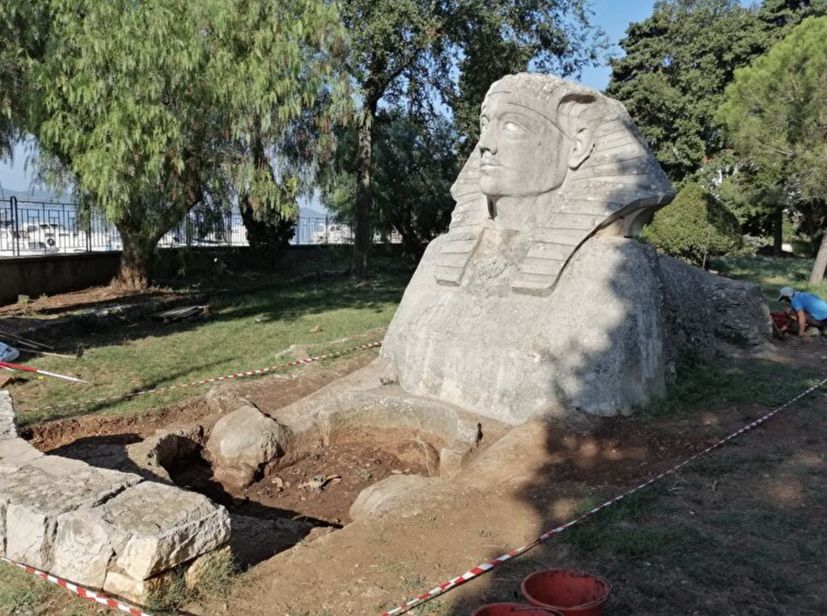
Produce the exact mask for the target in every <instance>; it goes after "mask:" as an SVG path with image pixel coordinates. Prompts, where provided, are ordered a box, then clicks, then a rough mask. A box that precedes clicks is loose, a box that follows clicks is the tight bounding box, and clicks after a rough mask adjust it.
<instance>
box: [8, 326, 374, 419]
mask: <svg viewBox="0 0 827 616" xmlns="http://www.w3.org/2000/svg"><path fill="white" fill-rule="evenodd" d="M380 346H382V343H381V342H371V343H369V344H361V345H359V346H355V347H351V348H349V349H344V350H342V351H335V352H333V353H325V354H323V355H316V356H314V357H306V358H304V359H297V360H295V361H291V362H287V363H286V364H279V365H277V366H270V367H268V368H258V369H256V370H245V371H243V372H232V373H230V374H225V375H223V376H215V377H212V378H209V379H202V380H200V381H192V382H191V383H180V384H177V385H166V386H164V387H153V388H150V389H143V390H141V391H133V392H129V393H126V394H119V395H115V396H106V397H103V398H95V399H93V400H86V401H83V402H74V403H71V404H59V405H58V404H53V405H50V406H41V407H39V408H33V409H24V411H25V412H27V413H37V412H40V411H53V410H57V409H76V408H83V407H86V406H93V405H96V404H106V403H113V402H123V401H124V400H130V399H132V398H137V397H139V396H145V395H147V394H157V393H161V392H165V391H172V390H173V389H185V388H187V387H196V386H198V385H207V384H209V383H218V382H220V381H229V380H232V379H243V378H249V377H253V376H261V375H263V374H268V373H270V372H273V371H275V370H284V369H286V368H293V367H295V366H302V365H304V364H311V363H313V362H317V361H321V360H323V359H331V358H333V357H339V356H341V355H347V354H348V353H353V352H354V351H361V350H364V349H373V348H376V347H380Z"/></svg>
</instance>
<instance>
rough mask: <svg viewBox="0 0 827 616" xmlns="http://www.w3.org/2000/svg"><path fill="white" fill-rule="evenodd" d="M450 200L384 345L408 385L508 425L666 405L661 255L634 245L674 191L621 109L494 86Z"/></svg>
mask: <svg viewBox="0 0 827 616" xmlns="http://www.w3.org/2000/svg"><path fill="white" fill-rule="evenodd" d="M452 195H453V197H454V199H455V201H456V207H455V209H454V212H453V215H452V221H451V226H450V228H449V231H448V233H446V234H445V235H442V236H440V237H438V238H437V239H435V240H434V241H433V242H432V243H431V244H430V245H429V247H428V249H427V251H426V253H425V255H424V257H423V259H422V261H421V262H420V264H419V267H418V268H417V271H416V273H415V275H414V277H413V279H412V280H411V283H410V284H409V286H408V288H407V289H406V291H405V295H404V297H403V300H402V303H401V304H400V307H399V310H398V311H397V314H396V316H395V317H394V320H393V322H392V323H391V326H390V327H389V329H388V333H387V335H386V338H385V342H384V345H383V350H382V359H383V361H384V362H385V364H386V366H387V370H388V371H389V372H390V373H391V374H392V375H393V376H394V377H395V378H396V379H397V380H398V382H399V384H400V385H401V387H402V388H403V389H404V390H406V391H408V392H409V393H412V394H415V395H421V396H428V397H433V398H437V399H440V400H442V401H446V402H451V403H453V404H456V405H458V406H460V407H462V408H465V409H467V410H471V411H474V412H476V413H479V414H482V415H487V416H490V417H493V418H496V419H499V420H502V421H506V422H508V423H520V422H522V421H525V420H526V419H528V418H531V417H533V416H537V415H544V414H559V413H563V412H565V411H566V410H568V409H573V408H579V409H583V410H586V411H590V412H594V413H599V414H614V413H618V412H625V411H628V410H631V409H632V408H634V407H637V406H643V405H646V404H648V403H649V402H651V400H652V399H654V398H657V397H659V396H662V395H663V393H664V364H665V361H664V348H663V335H662V331H663V330H664V327H663V322H662V321H663V316H662V313H663V309H662V292H661V290H660V283H659V279H658V272H657V260H656V257H655V255H654V251H653V250H652V249H651V248H649V247H647V246H646V245H644V244H642V243H640V242H638V241H637V240H635V239H633V238H634V236H635V235H636V234H637V233H638V232H639V230H640V228H641V227H642V226H643V224H644V223H645V222H647V221H648V220H649V219H651V216H652V215H653V213H654V211H655V210H656V209H657V208H658V207H661V206H663V205H665V204H667V203H668V202H669V201H670V200H671V199H672V197H673V196H674V192H673V189H672V187H671V185H670V183H669V181H668V179H667V178H666V176H665V174H664V173H663V171H662V170H661V169H660V167H659V166H658V164H657V162H656V161H655V160H654V157H653V156H652V154H651V153H650V152H649V150H648V149H647V147H646V145H645V143H644V141H643V139H642V138H641V136H640V135H639V133H638V132H637V130H636V129H635V127H634V125H633V124H632V122H631V120H630V118H629V116H628V114H627V113H626V111H625V109H624V108H623V106H622V105H621V104H620V103H618V102H616V101H613V100H611V99H608V98H606V97H604V96H603V95H601V94H599V93H597V92H595V91H592V90H590V89H588V88H584V87H582V86H580V85H578V84H574V83H571V82H567V81H563V80H561V79H558V78H556V77H552V76H548V75H537V74H526V73H524V74H519V75H512V76H507V77H505V78H503V79H502V80H500V81H498V82H496V83H495V84H493V85H492V87H491V89H490V90H489V92H488V94H487V95H486V99H485V102H484V103H483V109H482V114H481V137H480V141H479V143H478V144H477V146H476V147H475V148H474V151H473V152H472V153H471V155H470V157H469V159H468V161H467V163H466V164H465V166H464V168H463V169H462V171H461V172H460V175H459V177H458V178H457V181H456V183H455V184H454V186H453V187H452Z"/></svg>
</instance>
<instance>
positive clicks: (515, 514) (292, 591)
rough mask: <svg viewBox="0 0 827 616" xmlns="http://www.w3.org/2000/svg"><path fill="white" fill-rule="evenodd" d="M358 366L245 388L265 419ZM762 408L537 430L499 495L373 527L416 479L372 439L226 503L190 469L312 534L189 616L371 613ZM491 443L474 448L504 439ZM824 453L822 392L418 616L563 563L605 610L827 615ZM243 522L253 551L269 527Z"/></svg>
mask: <svg viewBox="0 0 827 616" xmlns="http://www.w3.org/2000/svg"><path fill="white" fill-rule="evenodd" d="M776 348H777V357H775V361H777V362H778V364H779V370H782V371H783V370H793V371H794V370H798V369H805V368H806V369H810V370H812V369H814V368H815V369H820V368H821V366H822V365H823V359H824V356H825V355H827V341H820V340H811V341H807V342H805V341H799V340H794V339H790V340H785V341H781V342H780V343H778V344H777V345H776ZM367 359H369V358H352V359H350V360H347V361H341V362H337V363H335V364H333V365H332V366H331V367H325V368H323V367H320V366H311V367H310V368H309V369H308V370H306V371H305V372H301V373H297V375H296V376H295V378H294V379H292V380H291V384H290V386H289V387H285V384H284V383H282V382H277V381H272V382H268V379H261V380H258V381H250V382H247V383H241V384H239V385H240V386H241V387H242V388H245V387H246V388H249V389H247V390H246V391H244V393H245V395H248V396H250V397H251V398H252V399H254V400H255V401H256V402H257V403H259V404H261V406H262V407H264V408H266V409H269V410H273V409H276V408H278V407H279V406H282V405H284V404H287V403H289V402H291V401H293V400H295V399H298V398H299V397H301V396H303V395H306V394H307V393H309V392H311V391H313V390H315V389H317V388H318V387H321V386H322V385H324V384H326V383H327V382H330V381H331V380H333V379H335V378H338V377H340V376H342V375H343V374H345V373H347V372H348V371H350V370H354V369H356V368H358V367H359V366H360V365H362V364H363V363H365V362H366V361H367ZM767 410H768V409H767V408H766V407H763V406H761V405H758V404H741V405H732V404H726V403H722V404H719V405H711V406H708V407H706V408H697V409H694V410H689V411H687V412H686V413H683V414H681V415H680V416H679V417H665V418H661V419H647V420H643V419H636V418H611V419H600V418H580V419H579V420H578V421H575V422H560V423H556V424H555V423H551V424H549V426H548V428H547V429H546V430H545V432H543V433H529V432H526V433H525V434H526V437H525V439H524V440H518V439H515V441H514V442H515V443H517V445H516V446H515V447H513V448H512V450H511V451H510V453H509V455H508V456H506V455H503V457H502V462H501V464H499V465H498V466H491V467H489V470H488V471H487V472H488V473H489V474H490V477H489V479H496V483H495V484H494V487H493V488H490V489H486V490H470V489H457V490H449V491H448V492H446V493H445V494H443V495H442V496H441V498H440V499H438V500H436V501H434V502H432V503H428V504H426V505H425V506H424V508H423V509H422V510H420V511H416V512H411V514H410V515H406V516H403V517H392V518H387V519H383V520H378V521H374V522H371V523H364V522H356V523H351V524H349V523H348V522H349V521H350V520H349V517H348V513H347V511H348V509H349V507H350V504H351V503H352V502H353V500H354V499H355V498H356V496H357V495H358V493H359V491H360V490H362V489H363V488H364V487H366V486H368V485H370V484H372V483H374V482H376V481H378V480H381V479H383V478H385V477H387V476H390V475H391V474H394V473H399V472H402V473H421V474H425V473H424V469H423V468H422V467H421V465H417V464H412V463H410V462H409V461H403V460H400V459H399V458H398V457H397V456H396V455H395V453H398V452H395V451H394V450H393V448H392V447H390V448H389V447H387V446H386V444H383V443H377V442H376V441H375V440H373V439H371V438H365V439H362V440H358V439H356V440H345V441H343V442H340V443H335V444H334V445H333V446H332V447H330V448H327V449H323V450H320V451H318V452H317V453H315V454H314V455H312V456H310V457H308V458H305V459H303V460H301V461H299V462H298V463H296V464H295V465H293V466H291V467H287V468H285V469H280V470H279V471H278V472H276V473H274V474H271V475H269V476H266V477H264V478H263V479H262V480H261V481H259V482H257V483H256V484H254V485H253V486H251V487H250V488H248V489H247V490H245V491H241V492H237V493H223V494H221V493H219V491H218V488H217V487H216V485H215V484H214V483H212V481H211V478H210V476H209V475H210V469H209V468H208V467H206V466H204V465H203V464H202V463H200V462H199V461H198V460H193V461H191V463H190V464H189V465H188V466H184V467H182V468H181V469H178V471H176V477H175V479H176V481H177V482H179V483H182V484H186V485H190V486H191V487H192V488H194V489H198V490H200V491H204V492H205V493H208V494H211V495H213V496H214V497H215V498H217V499H218V500H222V499H223V501H222V502H224V503H225V504H228V505H229V506H230V507H231V508H232V510H233V512H234V515H235V516H236V518H238V519H244V520H248V521H249V520H250V519H256V520H272V519H280V520H291V521H299V522H303V523H307V524H308V526H307V527H306V528H304V530H295V529H294V530H293V531H292V532H293V535H292V536H291V537H290V538H289V540H284V541H280V542H279V541H276V542H273V544H272V545H269V546H267V548H266V550H264V552H263V553H262V551H261V550H259V552H258V553H257V554H255V555H252V556H248V557H246V558H243V559H242V560H243V561H244V562H246V563H247V564H252V563H258V564H255V566H252V567H250V568H249V569H248V570H247V571H246V572H244V573H243V574H242V575H240V576H239V577H238V579H237V583H235V584H234V585H233V586H232V587H231V588H230V589H229V590H228V594H227V595H226V596H225V597H217V598H216V599H215V600H214V601H213V602H210V603H208V604H206V605H196V606H189V608H188V609H189V611H190V612H192V613H198V614H209V615H211V616H213V615H222V614H226V615H237V614H243V615H245V616H258V615H261V616H265V615H268V616H269V615H272V614H279V615H282V614H284V615H286V616H300V615H303V616H339V615H363V614H379V613H380V612H381V611H383V610H385V609H389V608H391V607H393V606H394V605H396V604H397V603H399V602H401V601H402V600H404V599H406V598H410V597H412V596H415V595H418V594H420V593H422V592H424V591H426V590H428V589H430V588H433V587H434V586H436V585H437V584H439V583H441V582H443V581H444V580H446V579H449V578H452V577H454V576H456V575H459V574H461V573H463V572H464V571H466V570H467V569H469V568H470V567H472V566H474V565H476V564H478V563H480V562H483V561H485V560H486V559H489V558H493V557H496V556H499V555H500V554H502V553H503V552H505V551H507V550H508V549H510V548H513V547H516V546H519V545H522V544H524V543H526V542H528V541H530V540H531V539H533V538H534V537H536V536H537V535H538V534H540V533H541V532H543V531H546V530H548V529H550V528H553V527H554V526H556V525H558V524H560V523H562V522H565V521H567V520H569V519H571V518H572V517H573V516H575V515H577V513H578V512H581V511H583V510H584V508H588V507H589V506H593V505H594V504H596V503H599V502H602V500H604V499H606V498H609V497H612V496H614V495H616V494H619V493H620V492H622V491H624V490H626V489H628V488H629V487H631V486H634V485H637V484H638V483H640V481H641V480H645V479H648V478H649V477H652V476H653V475H654V474H657V473H658V472H661V471H662V470H664V469H666V468H668V467H670V466H671V465H673V464H675V463H677V462H680V461H682V460H684V459H686V458H687V457H688V456H690V455H691V454H692V453H694V452H696V451H698V450H700V449H702V448H704V447H705V446H707V445H708V444H709V443H711V442H714V441H715V440H716V439H718V438H720V437H721V436H723V435H725V434H727V433H729V432H730V431H731V430H733V429H736V428H738V427H740V426H742V425H744V424H745V423H748V422H749V421H751V420H752V419H754V418H756V417H758V416H760V415H762V414H763V413H765V412H766V411H767ZM209 416H210V411H209V409H208V408H207V406H206V404H205V403H204V401H203V400H202V399H195V400H192V401H191V402H188V403H187V404H184V405H179V406H177V407H173V408H169V409H159V410H157V411H154V412H152V413H150V414H148V415H144V416H141V417H117V418H115V417H112V418H110V417H82V418H75V419H70V420H64V421H59V422H52V423H48V424H43V425H39V426H35V427H33V428H31V429H30V430H29V431H28V433H27V436H28V437H29V438H31V440H32V442H34V443H35V444H36V445H37V446H38V447H40V448H41V449H44V450H51V451H54V452H55V453H61V454H62V455H69V454H70V453H71V452H72V451H74V452H75V454H74V455H76V456H82V457H85V458H86V459H90V460H92V459H95V451H94V448H93V449H92V450H90V449H89V440H88V439H89V438H90V437H91V438H98V439H99V440H98V441H96V442H95V444H97V445H99V446H101V447H109V451H110V453H111V451H112V450H113V449H114V450H117V449H118V448H121V449H122V448H123V447H124V446H125V445H126V444H128V443H129V442H132V441H131V439H136V438H142V437H144V436H146V435H148V434H149V433H151V432H152V431H154V430H155V429H157V428H159V427H163V426H165V425H170V424H180V423H182V422H205V421H208V420H209ZM503 442H505V441H503ZM501 444H502V443H500V445H501ZM485 445H486V447H487V448H488V449H487V450H485V449H484V450H483V451H481V453H480V454H479V455H480V456H484V455H486V451H487V452H488V453H493V452H494V451H495V449H496V448H497V447H498V443H485ZM73 448H74V449H73ZM84 448H85V449H84ZM825 452H827V397H825V395H824V394H822V393H818V394H816V395H815V396H813V397H812V398H810V399H809V400H807V401H802V403H800V404H797V405H795V406H793V407H791V408H789V409H787V410H785V411H784V412H783V413H781V414H780V415H779V416H777V417H776V418H774V419H772V420H771V421H770V422H768V423H767V424H766V425H764V426H762V427H760V428H758V429H757V430H755V431H753V432H750V433H748V434H746V435H744V436H743V437H741V438H740V439H738V440H737V441H735V442H734V443H732V444H730V445H728V446H726V447H724V448H723V449H721V450H718V451H715V452H713V453H712V454H710V455H709V456H707V457H705V458H703V459H702V460H700V461H698V462H697V463H695V464H693V465H691V466H689V467H687V468H686V469H684V470H682V471H680V472H679V473H677V474H675V475H671V476H669V477H668V478H667V479H665V480H663V481H661V482H659V483H658V484H656V486H654V487H652V488H650V489H649V490H647V491H646V492H645V493H644V494H643V495H642V496H641V497H639V498H634V499H628V500H627V501H623V502H622V503H621V504H620V505H618V506H616V507H614V508H612V509H611V510H607V511H606V512H604V513H601V514H599V515H598V516H596V517H595V518H594V519H593V520H590V521H589V522H587V523H586V524H583V525H582V527H579V528H576V529H575V530H572V531H570V532H567V533H564V534H563V535H560V536H558V537H555V538H553V539H552V540H550V541H549V542H548V543H547V544H545V545H543V546H541V547H540V548H537V549H535V550H534V551H532V552H530V553H529V554H527V555H524V556H522V557H520V558H518V559H516V560H515V561H513V562H509V563H507V564H505V565H503V566H502V567H499V568H498V569H496V570H495V572H493V573H491V574H489V575H487V576H483V577H481V578H479V579H477V580H475V581H473V582H470V583H468V584H466V585H463V586H462V587H461V588H460V589H458V590H456V591H454V592H452V593H449V594H447V595H446V596H444V597H442V598H440V599H438V600H436V601H432V602H430V603H428V604H426V605H425V606H423V607H420V608H417V609H416V610H414V611H413V612H412V613H414V614H430V615H444V616H448V615H452V616H454V615H455V616H460V615H468V614H471V613H472V612H473V611H474V610H475V609H477V608H478V607H480V606H481V605H483V604H484V603H486V602H489V601H502V600H513V599H514V598H515V597H518V595H519V583H520V580H521V579H522V577H524V576H525V575H527V574H528V573H530V572H532V571H536V570H538V569H541V568H547V567H574V568H578V569H584V570H588V571H594V572H596V573H599V574H601V575H603V576H605V577H607V578H608V579H609V580H610V581H611V582H612V584H613V586H614V592H613V597H612V599H611V601H610V603H609V604H608V606H607V608H606V610H605V611H604V614H605V615H606V616H620V615H641V616H644V615H646V616H649V615H651V616H672V615H677V614H686V615H701V614H733V615H734V614H739V615H741V614H749V615H756V616H758V615H766V616H770V615H771V614H779V613H787V614H798V615H801V616H816V615H822V614H825V613H827V587H825V585H824V571H823V563H824V562H825V559H827V543H826V542H825V540H824V537H827V472H826V471H827V462H825ZM97 454H101V451H100V450H98V451H97ZM103 458H106V456H103ZM103 458H102V457H101V455H98V459H99V460H100V459H103ZM110 460H111V458H110ZM110 463H111V462H110ZM319 474H324V475H327V476H330V475H341V480H340V481H336V482H331V483H329V484H327V485H326V487H325V488H324V489H323V490H322V491H320V492H314V491H311V490H306V489H303V488H300V487H298V486H299V484H301V483H303V482H305V481H307V480H308V479H309V478H312V477H313V476H314V475H319ZM236 518H234V523H235V520H236ZM250 528H251V527H250V526H249V525H248V526H246V527H245V529H246V531H245V532H247V534H246V535H245V537H246V539H245V541H246V544H245V546H246V548H247V549H252V548H254V547H255V543H256V541H259V542H266V541H267V540H268V537H270V536H277V535H278V533H277V532H276V531H273V530H272V529H270V530H268V528H269V527H257V526H253V527H252V531H251V530H250ZM278 536H279V537H281V535H278Z"/></svg>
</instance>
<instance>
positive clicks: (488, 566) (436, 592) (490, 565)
mask: <svg viewBox="0 0 827 616" xmlns="http://www.w3.org/2000/svg"><path fill="white" fill-rule="evenodd" d="M825 384H827V378H825V379H822V380H821V381H820V382H818V383H817V384H815V385H813V386H812V387H810V388H809V389H807V390H805V391H803V392H801V393H800V394H798V395H797V396H795V397H794V398H792V399H791V400H789V401H787V402H785V403H784V404H782V405H781V406H779V407H778V408H776V409H773V410H772V411H770V412H769V413H767V414H766V415H764V416H762V417H759V418H758V419H756V420H755V421H753V422H751V423H749V424H747V425H746V426H744V427H743V428H741V429H740V430H736V431H735V432H733V433H731V434H730V435H728V436H726V437H724V438H722V439H720V440H718V441H716V442H715V443H713V444H712V445H710V446H709V447H707V448H706V449H703V450H701V451H699V452H697V453H696V454H694V455H693V456H691V457H689V458H687V459H686V460H684V461H683V462H680V463H678V464H676V465H675V466H673V467H671V468H669V469H667V470H665V471H663V472H662V473H660V474H658V475H655V476H654V477H652V478H651V479H649V480H648V481H645V482H643V483H641V484H640V485H638V486H635V487H633V488H631V489H630V490H627V491H626V492H623V493H622V494H620V495H618V496H615V497H614V498H612V499H609V500H607V501H606V502H604V503H603V504H601V505H598V506H597V507H595V508H594V509H591V510H590V511H587V512H586V513H584V514H583V515H581V516H580V517H577V518H574V519H573V520H571V521H569V522H566V523H565V524H563V525H562V526H558V527H557V528H553V529H552V530H549V531H546V532H545V533H543V534H542V535H540V536H539V537H537V538H536V539H534V540H533V541H532V542H531V543H527V544H526V545H524V546H522V547H519V548H516V549H513V550H511V551H509V552H507V553H505V554H503V555H502V556H498V557H497V558H492V559H491V560H489V561H486V562H484V563H481V564H479V565H477V566H476V567H473V568H471V569H469V570H468V571H466V572H465V573H463V574H462V575H460V576H458V577H455V578H452V579H450V580H447V581H445V582H442V583H441V584H439V585H438V586H437V587H436V588H434V589H432V590H429V591H428V592H426V593H423V594H421V595H419V596H418V597H416V598H414V599H410V600H409V601H406V602H405V603H403V604H402V605H400V606H399V607H396V608H394V609H392V610H389V611H387V612H382V614H381V616H398V615H399V614H404V613H405V612H407V611H409V610H411V609H413V608H415V607H416V606H418V605H421V604H423V603H425V602H426V601H430V600H431V599H434V598H435V597H438V596H440V595H442V594H445V593H446V592H448V591H449V590H452V589H454V588H456V587H457V586H460V585H462V584H465V582H468V581H469V580H473V579H474V578H477V577H479V576H481V575H484V574H486V573H488V572H489V571H491V570H492V569H494V568H496V567H498V566H499V565H501V564H503V563H504V562H508V561H509V560H511V559H512V558H515V557H517V556H520V555H521V554H524V553H526V552H528V551H529V550H531V549H533V548H535V547H537V546H538V545H540V544H541V543H544V542H545V541H547V540H548V539H550V538H551V537H553V536H554V535H559V534H560V533H563V532H565V531H567V530H568V529H570V528H571V527H572V526H574V525H576V524H579V523H581V522H583V521H585V520H587V519H588V518H590V517H592V516H593V515H595V514H596V513H598V512H599V511H602V510H603V509H606V508H607V507H611V506H612V505H614V504H616V503H618V502H620V501H621V500H623V499H624V498H626V497H627V496H631V495H632V494H635V493H636V492H640V491H641V490H643V489H645V488H648V487H649V486H650V485H652V484H653V483H655V482H656V481H659V480H661V479H663V478H664V477H666V476H667V475H671V474H673V473H675V472H677V471H679V470H680V469H682V468H683V467H684V466H686V465H687V464H690V463H692V462H694V461H695V460H697V459H698V458H700V457H701V456H704V455H706V454H708V453H709V452H710V451H713V450H715V449H718V448H719V447H722V446H723V445H725V444H726V443H728V442H729V441H731V440H732V439H734V438H737V437H739V436H741V435H742V434H744V433H745V432H749V431H750V430H754V429H755V428H757V427H758V426H760V425H761V424H763V423H764V422H766V421H767V420H768V419H770V418H771V417H773V416H774V415H776V414H777V413H780V412H781V411H782V410H784V409H785V408H787V407H789V406H791V405H792V404H795V403H796V402H798V401H799V400H801V399H802V398H804V397H805V396H809V395H810V394H811V393H813V392H814V391H816V390H817V389H818V388H820V387H822V386H823V385H825Z"/></svg>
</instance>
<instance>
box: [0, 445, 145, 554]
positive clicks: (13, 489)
mask: <svg viewBox="0 0 827 616" xmlns="http://www.w3.org/2000/svg"><path fill="white" fill-rule="evenodd" d="M139 481H140V477H138V476H136V475H130V474H127V473H120V472H117V471H109V470H103V469H95V468H92V467H90V466H88V465H86V464H84V463H83V462H79V461H77V460H67V459H64V458H58V457H56V456H42V457H40V458H38V459H36V460H35V461H34V462H32V463H30V464H28V465H27V466H24V467H22V468H20V469H18V470H17V471H16V472H15V473H14V474H12V475H7V476H5V477H0V499H2V500H3V501H5V502H6V503H7V505H6V512H5V525H4V526H5V535H6V543H5V545H6V556H7V557H8V558H10V559H12V560H16V561H18V562H23V563H26V564H28V565H32V566H34V567H42V568H45V569H49V568H50V567H51V566H52V563H53V549H54V544H53V541H54V537H55V534H56V530H57V524H58V519H59V516H60V515H61V514H64V513H67V512H70V511H75V510H77V509H80V508H82V507H94V506H95V505H97V504H99V503H101V502H104V501H106V500H107V499H109V498H111V497H112V496H114V495H115V494H118V493H119V492H122V491H123V490H124V489H126V488H127V487H129V486H131V485H134V484H136V483H138V482H139Z"/></svg>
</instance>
